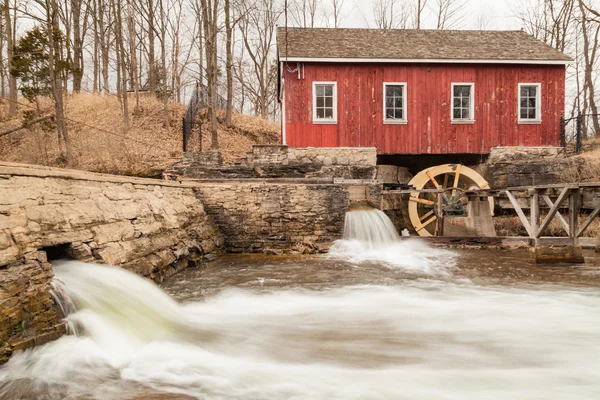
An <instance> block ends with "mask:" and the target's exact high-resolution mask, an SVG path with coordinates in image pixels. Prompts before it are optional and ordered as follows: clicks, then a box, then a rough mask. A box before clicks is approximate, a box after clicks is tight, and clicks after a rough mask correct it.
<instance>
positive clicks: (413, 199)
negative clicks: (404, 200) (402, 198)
mask: <svg viewBox="0 0 600 400" xmlns="http://www.w3.org/2000/svg"><path fill="white" fill-rule="evenodd" d="M408 200H409V201H414V202H415V203H420V204H425V205H426V206H433V205H434V204H435V202H434V201H431V200H426V199H420V198H418V197H412V196H411V197H410V199H408Z"/></svg>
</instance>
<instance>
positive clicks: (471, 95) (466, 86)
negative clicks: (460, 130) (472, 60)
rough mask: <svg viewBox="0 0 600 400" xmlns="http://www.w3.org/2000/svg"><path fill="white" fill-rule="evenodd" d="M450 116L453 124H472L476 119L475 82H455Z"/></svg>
mask: <svg viewBox="0 0 600 400" xmlns="http://www.w3.org/2000/svg"><path fill="white" fill-rule="evenodd" d="M451 90H452V102H451V103H450V104H451V106H452V107H451V109H450V117H451V121H452V123H453V124H472V123H474V121H475V84H474V83H453V84H452V89H451Z"/></svg>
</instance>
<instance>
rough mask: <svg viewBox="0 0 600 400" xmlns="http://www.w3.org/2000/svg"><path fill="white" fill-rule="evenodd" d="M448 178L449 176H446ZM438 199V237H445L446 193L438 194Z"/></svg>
mask: <svg viewBox="0 0 600 400" xmlns="http://www.w3.org/2000/svg"><path fill="white" fill-rule="evenodd" d="M446 177H448V175H446ZM437 196H438V198H437V216H438V220H437V224H438V225H437V232H436V236H443V235H444V198H445V197H446V195H445V194H444V193H438V195H437Z"/></svg>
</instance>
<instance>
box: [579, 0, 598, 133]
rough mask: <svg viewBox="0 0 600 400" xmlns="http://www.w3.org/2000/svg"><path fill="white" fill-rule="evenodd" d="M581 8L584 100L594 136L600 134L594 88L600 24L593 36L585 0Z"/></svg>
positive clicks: (580, 2) (581, 1)
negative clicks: (585, 91) (590, 30)
mask: <svg viewBox="0 0 600 400" xmlns="http://www.w3.org/2000/svg"><path fill="white" fill-rule="evenodd" d="M579 9H580V11H581V34H582V37H583V57H584V61H585V69H584V78H583V79H584V85H583V87H584V90H587V102H585V101H584V103H585V105H586V106H587V105H589V107H590V113H591V114H592V116H591V119H592V126H593V129H594V136H598V135H599V134H600V121H599V120H598V107H597V105H596V98H595V96H596V93H595V89H594V64H595V62H596V51H597V50H598V36H599V33H600V24H599V25H598V26H597V27H596V30H595V32H594V34H593V37H591V36H590V32H589V25H588V22H589V21H588V19H587V15H586V7H585V5H584V4H583V0H579ZM592 40H593V42H592ZM586 108H587V107H586ZM585 122H586V129H584V135H585V136H586V138H587V136H588V135H587V127H588V126H587V125H588V124H587V121H585Z"/></svg>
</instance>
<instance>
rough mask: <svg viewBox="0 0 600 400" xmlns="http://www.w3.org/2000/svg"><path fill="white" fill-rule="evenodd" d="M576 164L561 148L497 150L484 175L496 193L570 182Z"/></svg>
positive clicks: (493, 149)
mask: <svg viewBox="0 0 600 400" xmlns="http://www.w3.org/2000/svg"><path fill="white" fill-rule="evenodd" d="M573 163H574V161H573V160H572V159H568V158H565V154H564V151H563V149H562V148H561V147H494V148H492V151H491V153H490V157H489V158H488V160H487V162H486V163H485V164H484V165H482V172H483V175H484V177H485V179H486V180H487V181H488V182H490V185H491V186H492V188H494V189H504V188H507V187H517V186H532V185H547V184H554V183H560V182H566V181H569V179H570V178H569V177H568V176H566V172H567V171H572V170H577V166H574V165H573ZM573 180H576V178H575V177H573Z"/></svg>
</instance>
